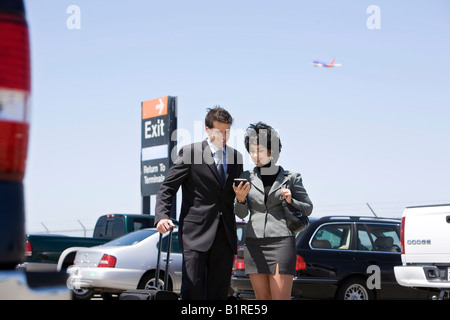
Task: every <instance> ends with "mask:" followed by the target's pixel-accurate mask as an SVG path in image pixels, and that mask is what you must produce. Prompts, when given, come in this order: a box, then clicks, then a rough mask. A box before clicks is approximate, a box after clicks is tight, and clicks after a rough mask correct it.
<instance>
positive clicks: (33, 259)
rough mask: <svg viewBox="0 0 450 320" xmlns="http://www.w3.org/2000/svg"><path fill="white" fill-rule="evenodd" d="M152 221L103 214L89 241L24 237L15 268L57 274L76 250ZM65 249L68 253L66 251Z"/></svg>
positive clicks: (147, 217) (146, 217)
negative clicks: (20, 260) (22, 254)
mask: <svg viewBox="0 0 450 320" xmlns="http://www.w3.org/2000/svg"><path fill="white" fill-rule="evenodd" d="M154 219H155V217H154V216H150V215H143V214H106V215H103V216H101V217H99V218H98V220H97V223H96V225H95V228H94V234H93V237H92V238H88V237H69V236H62V235H51V234H28V235H27V236H26V243H25V261H24V263H22V264H20V265H18V267H17V268H18V269H21V270H26V271H55V270H58V271H60V270H61V269H65V268H67V267H68V266H70V265H72V264H73V259H74V258H75V254H76V251H77V250H76V248H78V247H93V246H98V245H102V244H104V243H106V242H108V241H110V240H112V239H115V238H118V237H120V236H122V235H124V234H126V233H130V232H133V231H136V230H139V229H143V228H152V227H153V224H154ZM174 223H175V224H178V221H176V220H174ZM69 248H71V250H66V249H69ZM62 253H64V255H63V256H62ZM60 257H61V259H60ZM58 261H59V264H58Z"/></svg>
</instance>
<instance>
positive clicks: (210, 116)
mask: <svg viewBox="0 0 450 320" xmlns="http://www.w3.org/2000/svg"><path fill="white" fill-rule="evenodd" d="M206 111H207V112H208V113H207V114H206V117H205V126H207V127H208V128H210V129H212V128H213V127H214V124H213V123H214V121H219V122H222V123H228V124H229V125H230V126H231V124H232V123H233V118H232V117H231V115H230V113H229V112H228V111H227V110H225V109H224V108H222V107H220V106H215V107H214V108H208V109H206Z"/></svg>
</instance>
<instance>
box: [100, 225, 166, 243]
mask: <svg viewBox="0 0 450 320" xmlns="http://www.w3.org/2000/svg"><path fill="white" fill-rule="evenodd" d="M156 232H158V230H156V229H143V230H138V231H135V232H132V233H129V234H126V235H124V236H122V237H120V238H117V239H114V240H112V241H109V242H107V243H105V244H104V245H103V246H106V247H111V246H129V245H132V244H136V243H139V242H141V241H142V240H144V239H146V238H148V237H150V236H151V235H152V234H155V233H156Z"/></svg>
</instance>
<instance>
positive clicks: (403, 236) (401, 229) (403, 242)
mask: <svg viewBox="0 0 450 320" xmlns="http://www.w3.org/2000/svg"><path fill="white" fill-rule="evenodd" d="M400 245H401V246H402V254H405V217H402V223H401V226H400Z"/></svg>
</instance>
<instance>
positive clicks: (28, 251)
mask: <svg viewBox="0 0 450 320" xmlns="http://www.w3.org/2000/svg"><path fill="white" fill-rule="evenodd" d="M32 255H33V246H32V245H31V242H30V241H26V242H25V257H31V256H32Z"/></svg>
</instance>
